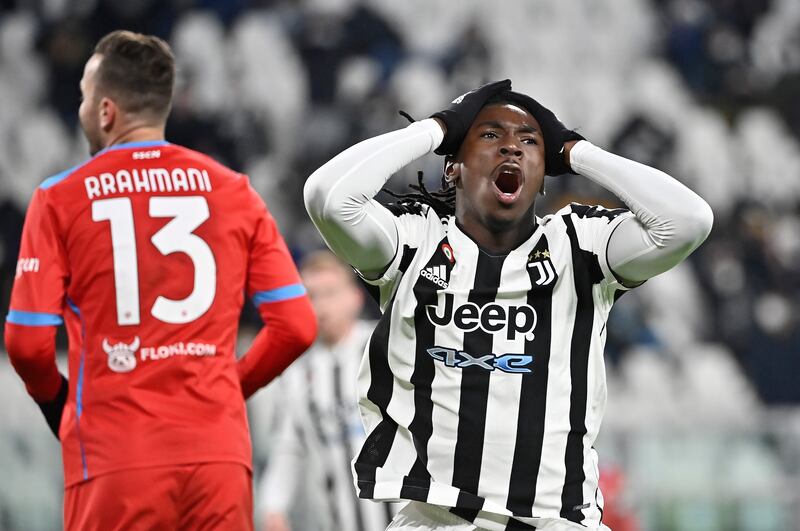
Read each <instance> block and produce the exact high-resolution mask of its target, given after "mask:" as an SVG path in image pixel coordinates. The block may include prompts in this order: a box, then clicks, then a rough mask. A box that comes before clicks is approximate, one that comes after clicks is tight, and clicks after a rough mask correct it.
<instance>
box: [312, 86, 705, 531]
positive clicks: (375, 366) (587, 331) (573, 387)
mask: <svg viewBox="0 0 800 531" xmlns="http://www.w3.org/2000/svg"><path fill="white" fill-rule="evenodd" d="M432 118H433V119H427V120H423V121H420V122H417V123H414V124H412V125H410V126H409V127H407V128H405V129H402V130H399V131H394V132H391V133H387V134H384V135H381V136H378V137H375V138H371V139H368V140H365V141H363V142H361V143H359V144H357V145H355V146H353V147H351V148H350V149H347V150H346V151H344V152H342V153H341V154H339V155H337V156H336V157H334V158H333V159H332V160H331V161H330V162H328V163H327V164H325V165H324V166H323V167H321V168H320V169H319V170H317V171H316V172H315V173H314V174H313V175H312V176H311V177H310V178H309V180H308V182H307V183H306V188H305V194H306V196H305V199H306V207H307V208H308V211H309V213H310V215H311V218H312V220H313V221H314V223H315V224H316V226H317V228H318V229H319V230H320V232H321V233H322V235H323V237H324V238H325V241H326V242H327V243H328V245H329V246H330V247H331V248H332V249H333V250H334V251H335V252H336V253H337V254H338V255H339V256H341V257H342V258H343V259H345V260H346V261H348V262H349V263H350V264H352V265H353V266H354V267H355V268H356V269H357V270H358V271H359V272H360V274H361V275H362V276H363V277H364V278H365V279H366V280H367V281H368V282H370V283H372V284H374V285H375V286H377V287H378V288H379V289H380V304H381V308H382V310H383V312H384V313H383V316H382V318H381V320H380V322H379V323H378V325H377V327H376V329H375V332H374V333H373V335H372V337H371V338H370V342H369V346H368V349H367V355H366V359H365V361H364V363H363V364H362V366H361V372H360V374H359V384H360V405H361V411H362V416H363V417H364V420H365V424H366V427H367V431H368V436H367V440H366V442H365V443H364V445H363V447H362V449H361V453H360V454H359V456H358V457H357V458H356V460H355V461H354V473H355V476H356V481H357V488H358V493H359V496H360V497H362V498H370V499H376V500H396V499H405V500H410V502H409V503H408V504H407V505H406V506H405V507H404V508H403V509H401V510H400V512H399V513H398V515H397V517H396V518H395V519H394V521H393V522H392V524H391V526H390V529H397V530H412V529H433V528H437V529H438V528H442V529H448V530H451V531H455V530H464V531H467V530H474V529H490V530H498V531H503V530H507V529H543V530H548V531H555V530H568V529H592V530H597V529H607V528H606V527H605V526H604V525H603V524H602V507H603V498H602V494H601V493H600V492H599V489H598V469H597V454H596V452H595V451H594V449H593V447H592V445H593V442H594V440H595V438H596V436H597V433H598V430H599V427H600V421H601V419H602V415H603V410H604V408H605V400H606V387H605V369H604V365H603V346H604V342H605V323H606V319H607V317H608V313H609V311H610V309H611V306H612V305H613V303H614V301H615V300H616V299H617V298H618V297H619V296H620V295H621V294H622V293H624V292H625V291H626V290H628V289H630V288H631V287H635V286H637V285H639V284H641V283H642V282H644V281H645V280H647V279H648V278H650V277H652V276H654V275H657V274H659V273H662V272H664V271H666V270H668V269H669V268H671V267H673V266H675V265H676V264H678V263H679V262H680V261H682V260H683V259H684V258H686V256H688V255H689V253H691V252H692V251H693V250H694V249H695V248H696V247H697V246H698V245H700V243H701V242H702V241H703V240H704V239H705V238H706V236H707V235H708V233H709V231H710V229H711V224H712V219H713V216H712V213H711V209H710V208H709V206H708V204H707V203H706V202H705V201H703V199H701V198H700V197H699V196H697V195H696V194H695V193H694V192H692V191H691V190H689V189H688V188H686V187H685V186H683V185H682V184H680V183H679V182H677V181H676V180H674V179H672V178H671V177H670V176H669V175H666V174H664V173H663V172H660V171H658V170H655V169H653V168H649V167H647V166H644V165H642V164H638V163H636V162H633V161H630V160H627V159H624V158H622V157H618V156H616V155H613V154H611V153H608V152H606V151H604V150H602V149H600V148H598V147H596V146H594V145H592V144H591V143H589V142H587V141H586V140H584V139H583V137H582V136H581V135H579V134H578V133H576V132H575V131H571V130H569V129H567V128H566V127H565V126H564V125H563V124H562V123H561V122H560V121H558V119H557V118H556V117H555V115H554V114H553V113H552V112H550V111H549V110H548V109H546V108H544V107H543V106H542V105H540V104H539V103H538V102H536V101H535V100H533V99H531V98H530V97H528V96H525V95H523V94H519V93H516V92H512V91H511V83H510V81H508V80H506V81H504V82H497V83H491V84H488V85H485V86H483V87H480V88H478V89H476V90H474V91H472V92H469V93H467V94H465V95H463V96H461V97H459V98H456V99H455V100H454V101H453V103H452V104H451V105H450V106H449V107H448V108H447V109H445V110H444V111H441V112H438V113H436V114H434V115H433V117H432ZM434 150H435V152H436V153H438V154H440V155H445V156H446V159H445V160H446V165H445V171H444V178H443V189H442V190H441V191H439V192H434V193H430V192H428V191H427V189H426V188H425V187H424V186H423V182H422V180H421V179H420V186H419V187H418V188H417V193H415V194H410V195H406V196H405V197H403V198H402V199H401V201H400V202H399V204H395V205H393V206H391V207H390V208H386V207H384V206H382V205H381V204H379V203H378V202H376V201H375V200H374V199H373V197H374V196H375V194H376V193H377V192H378V191H379V190H380V189H381V187H382V186H383V185H384V183H385V182H386V181H387V180H388V179H389V178H390V177H391V176H392V174H393V173H394V172H396V171H397V170H398V169H400V168H402V167H403V166H405V165H407V164H409V163H410V162H412V161H414V160H415V159H417V158H419V157H422V156H423V155H426V154H428V153H430V152H432V151H434ZM568 172H575V173H578V174H581V175H583V176H585V177H587V178H588V179H590V180H591V181H593V182H595V183H597V184H599V185H601V186H604V187H605V188H607V189H608V190H610V191H612V192H613V193H615V195H617V197H619V198H620V199H621V200H622V201H623V202H624V203H625V205H626V206H627V207H628V209H616V210H606V209H604V208H602V207H599V206H592V207H589V206H584V205H578V204H571V205H567V206H566V207H564V208H562V209H561V210H559V211H558V212H557V213H556V214H554V215H550V216H545V217H543V218H539V217H536V216H535V214H534V206H535V201H536V195H537V193H538V192H540V191H541V190H543V186H544V176H545V174H549V175H561V174H564V173H568Z"/></svg>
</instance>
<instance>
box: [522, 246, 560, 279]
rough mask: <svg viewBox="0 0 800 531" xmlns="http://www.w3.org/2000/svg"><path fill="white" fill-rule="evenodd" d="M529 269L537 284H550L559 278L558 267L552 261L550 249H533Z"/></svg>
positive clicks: (529, 258) (529, 257) (529, 259)
mask: <svg viewBox="0 0 800 531" xmlns="http://www.w3.org/2000/svg"><path fill="white" fill-rule="evenodd" d="M528 269H532V270H534V271H531V273H532V275H531V279H533V280H532V281H533V282H535V284H536V285H537V286H548V285H550V284H552V283H553V282H555V281H556V280H557V279H558V275H557V274H556V268H555V267H554V266H553V262H551V261H550V251H549V250H548V249H545V250H543V251H539V250H536V251H533V252H532V253H531V254H530V256H528Z"/></svg>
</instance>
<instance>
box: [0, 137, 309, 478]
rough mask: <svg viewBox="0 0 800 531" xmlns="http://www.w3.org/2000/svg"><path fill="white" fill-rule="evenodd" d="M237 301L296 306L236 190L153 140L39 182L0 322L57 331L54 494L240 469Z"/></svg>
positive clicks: (250, 203)
mask: <svg viewBox="0 0 800 531" xmlns="http://www.w3.org/2000/svg"><path fill="white" fill-rule="evenodd" d="M245 292H246V293H247V295H248V296H250V297H252V298H253V300H254V301H255V303H256V305H257V306H259V305H264V304H270V303H272V302H279V301H285V300H289V299H293V298H297V297H304V293H305V290H304V289H303V286H302V284H301V283H300V279H299V275H298V273H297V270H296V268H295V266H294V263H293V262H292V260H291V257H290V255H289V252H288V250H287V248H286V245H285V243H284V241H283V239H282V237H281V236H280V234H279V233H278V230H277V228H276V225H275V222H274V220H273V218H272V217H271V216H270V214H269V212H268V211H267V208H266V206H265V205H264V202H263V201H262V200H261V199H260V197H259V196H258V195H257V194H256V193H255V191H254V190H253V189H252V187H251V186H250V184H249V182H248V179H247V177H246V176H244V175H241V174H239V173H236V172H233V171H231V170H230V169H228V168H226V167H224V166H222V165H220V164H218V163H216V162H215V161H213V160H212V159H210V158H208V157H207V156H205V155H202V154H200V153H197V152H195V151H192V150H189V149H186V148H183V147H180V146H177V145H173V144H169V143H167V142H163V141H155V142H137V143H129V144H121V145H117V146H113V147H111V148H108V149H106V150H104V151H102V152H100V153H99V154H98V155H96V156H95V157H93V158H92V159H90V160H89V161H88V162H86V163H85V164H83V165H81V166H78V167H76V168H73V169H71V170H68V171H66V172H63V173H61V174H58V175H56V176H54V177H51V178H50V179H47V180H46V181H44V182H43V183H42V185H41V186H40V187H39V188H38V189H37V190H36V192H35V194H34V196H33V199H32V201H31V204H30V207H29V210H28V213H27V216H26V220H25V227H24V230H23V237H22V247H21V252H20V260H19V262H18V266H17V278H16V280H15V284H14V289H13V293H12V297H11V304H10V312H9V315H8V318H7V322H8V323H12V324H15V325H27V326H49V325H57V324H61V323H62V322H63V323H64V324H65V326H66V329H67V333H68V336H69V381H70V387H69V397H68V400H67V405H66V407H65V409H64V413H63V417H62V422H61V427H60V439H61V441H62V449H63V460H64V469H65V482H66V485H67V486H69V485H71V484H74V483H76V482H79V481H82V480H86V479H89V478H91V477H93V476H96V475H99V474H103V473H107V472H111V471H115V470H121V469H127V468H139V467H145V466H158V465H167V464H181V463H190V462H191V463H197V462H207V461H233V462H239V463H242V464H244V465H245V466H248V467H249V466H250V462H251V449H250V438H249V432H248V426H247V418H246V414H245V404H244V399H243V396H242V392H243V391H242V384H241V383H240V375H239V374H237V360H236V356H235V350H234V347H235V342H236V336H237V326H238V321H239V314H240V311H241V308H242V304H243V302H244V297H245ZM312 339H313V337H312ZM9 354H11V352H10V351H9ZM239 370H241V367H239ZM262 385H263V384H262Z"/></svg>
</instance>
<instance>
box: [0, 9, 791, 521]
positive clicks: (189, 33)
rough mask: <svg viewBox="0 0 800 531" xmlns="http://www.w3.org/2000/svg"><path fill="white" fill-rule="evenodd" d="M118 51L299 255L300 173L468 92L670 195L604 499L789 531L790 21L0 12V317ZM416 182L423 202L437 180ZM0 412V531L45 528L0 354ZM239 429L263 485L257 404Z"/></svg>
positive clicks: (619, 382) (630, 353) (36, 433)
mask: <svg viewBox="0 0 800 531" xmlns="http://www.w3.org/2000/svg"><path fill="white" fill-rule="evenodd" d="M118 28H126V29H132V30H136V31H143V32H147V33H154V34H157V35H159V36H162V37H164V38H166V39H168V40H169V42H170V43H171V44H172V46H173V47H174V49H175V52H176V55H177V60H178V67H179V81H178V85H177V90H176V96H175V104H174V110H173V113H172V117H171V120H170V122H169V126H168V130H167V136H168V140H170V141H172V142H176V143H179V144H183V145H186V146H189V147H192V148H195V149H199V150H201V151H204V152H207V153H209V154H211V155H213V156H214V157H216V158H218V159H219V160H221V161H222V162H224V163H226V164H228V165H230V166H231V167H233V168H234V169H237V170H240V171H243V172H246V173H248V174H249V175H250V176H251V178H252V180H253V182H254V185H255V187H256V188H257V190H258V191H259V192H260V193H261V194H262V195H263V196H264V198H265V199H266V201H267V203H268V205H269V207H270V209H271V210H272V211H273V213H274V214H275V216H276V218H277V219H278V221H279V224H280V227H281V230H282V232H283V233H284V235H285V236H286V239H287V241H288V242H289V244H290V246H291V247H292V250H293V252H294V253H296V255H297V256H301V255H302V254H303V253H305V252H307V251H308V250H310V249H313V248H316V247H318V246H319V245H320V240H319V238H318V236H317V235H316V232H315V230H314V229H313V227H312V226H311V224H310V222H309V221H308V220H307V218H306V216H305V211H304V209H303V208H301V204H302V186H303V182H304V180H305V178H306V176H307V175H308V174H309V173H310V172H312V171H313V170H314V169H315V168H317V167H318V166H319V165H321V164H322V163H324V162H325V161H327V160H328V159H329V158H330V157H331V156H332V155H334V154H335V153H337V152H338V151H340V150H342V149H343V148H345V147H347V146H349V145H351V144H353V143H355V142H356V141H358V140H360V139H363V138H366V137H368V136H371V135H374V134H378V133H382V132H385V131H388V130H391V129H395V128H399V127H402V126H404V125H405V121H404V120H403V119H402V118H400V117H399V116H398V115H397V110H398V109H404V110H406V111H408V112H409V113H411V114H412V115H413V116H416V117H418V118H419V117H425V116H427V115H428V114H430V113H431V112H434V111H436V110H438V109H439V108H441V107H442V106H443V105H444V104H445V103H446V102H447V101H449V100H450V99H452V98H453V97H454V96H455V95H457V94H459V93H461V92H463V91H464V90H466V89H469V88H471V87H473V86H474V85H476V84H477V83H479V82H483V81H485V80H491V79H497V78H503V77H510V78H511V79H512V80H513V82H514V86H515V88H516V89H517V90H521V91H524V92H528V93H530V94H531V95H533V96H534V97H536V98H537V99H539V100H540V101H542V102H543V103H544V104H545V105H547V106H548V107H550V108H551V109H553V110H554V111H555V112H556V114H557V115H558V116H559V117H560V118H561V119H562V120H563V121H564V122H565V123H566V124H567V125H570V126H577V127H578V128H579V130H580V131H581V132H582V133H583V134H584V135H585V136H586V137H587V138H588V139H590V140H591V141H592V142H594V143H596V144H598V145H600V146H602V147H605V148H607V149H610V150H611V151H614V152H617V153H619V154H622V155H624V156H627V157H630V158H633V159H636V160H639V161H641V162H644V163H648V164H651V165H653V166H655V167H658V168H660V169H663V170H665V171H667V172H669V173H671V174H672V175H674V176H675V177H677V178H678V179H680V180H681V181H683V182H685V183H686V184H688V185H689V186H690V187H692V188H693V189H694V190H696V191H697V192H698V193H700V195H702V196H703V197H704V198H705V199H706V200H708V202H709V203H710V204H711V205H712V207H713V208H714V212H715V216H716V219H715V226H714V230H713V232H712V233H711V236H710V237H709V239H708V241H707V242H706V243H705V244H704V245H703V246H702V247H701V248H700V249H699V251H697V252H696V253H695V254H694V255H693V256H692V257H691V258H690V259H689V260H688V262H687V263H685V264H683V265H681V266H679V267H678V268H676V269H675V270H673V271H670V272H668V273H667V274H664V275H662V276H660V277H657V278H655V279H653V280H651V281H649V282H648V283H646V284H645V285H644V286H643V287H641V288H639V289H637V290H635V292H633V293H632V294H630V295H627V296H626V297H624V298H623V299H622V300H621V301H620V303H619V304H618V306H617V308H616V309H615V311H614V312H612V319H611V321H610V323H609V333H608V338H609V339H608V347H607V351H606V354H607V367H608V380H609V402H608V409H607V412H606V420H605V423H604V427H603V429H602V430H601V434H600V438H599V440H598V445H597V446H598V450H599V452H600V456H601V464H602V465H603V469H604V470H605V474H604V475H605V479H606V480H608V482H609V485H608V486H607V488H606V495H607V497H610V498H613V500H611V501H612V502H613V504H614V505H615V506H616V507H618V508H619V510H620V511H621V512H623V513H627V515H628V517H630V518H632V519H634V520H636V522H637V523H638V525H637V527H634V528H638V529H641V530H648V531H649V530H653V531H667V530H676V531H677V530H681V531H686V530H692V531H693V530H697V531H736V530H748V531H773V530H774V531H786V530H791V529H800V410H799V409H798V407H797V406H798V403H800V383H799V382H798V378H800V327H798V321H799V320H800V302H799V301H800V297H798V295H800V144H799V143H798V138H800V2H797V0H706V1H702V0H646V1H644V0H614V1H613V2H594V1H592V0H573V1H570V2H557V1H549V0H548V1H546V0H513V1H512V0H505V1H503V2H486V1H484V2H480V1H477V0H470V1H466V0H459V1H448V0H435V1H434V0H403V1H400V0H364V1H353V0H306V1H288V0H284V1H281V0H249V1H248V0H172V1H157V0H139V1H136V2H131V1H126V0H74V1H70V0H0V313H1V314H2V315H3V316H5V314H6V310H7V304H8V298H9V292H10V287H11V284H12V281H13V278H14V273H15V266H16V257H17V253H18V245H19V235H20V231H21V228H22V221H23V216H24V211H25V208H26V205H27V202H28V200H29V198H30V195H31V193H32V191H33V189H34V188H35V187H36V186H37V184H38V183H39V182H40V181H41V180H43V179H44V178H45V177H47V176H49V175H52V174H53V173H56V172H58V171H61V170H63V169H65V168H67V167H70V166H72V165H73V164H75V163H77V162H80V161H81V160H83V159H85V158H86V156H87V146H86V143H85V141H84V139H83V137H82V135H81V134H80V131H79V127H78V123H77V109H78V104H79V97H80V93H79V89H78V81H79V79H80V76H81V73H82V68H83V64H84V62H85V60H86V59H87V57H88V56H89V55H90V53H91V48H92V46H93V44H94V43H95V42H96V40H97V39H98V38H99V37H101V36H102V35H104V34H105V33H107V32H108V31H110V30H113V29H118ZM417 169H423V170H425V174H426V176H427V181H428V183H429V184H430V185H431V186H434V185H436V184H437V183H438V176H439V175H440V171H441V159H437V158H435V157H430V158H429V159H424V160H421V161H419V163H418V164H414V165H412V167H411V168H409V169H408V170H409V171H407V172H405V173H403V174H402V175H403V176H404V177H405V179H406V181H407V182H410V181H411V180H412V179H414V178H415V170H417ZM403 186H404V184H403V179H402V178H399V179H395V180H394V181H393V187H394V188H396V189H400V188H403ZM547 186H548V194H547V198H546V205H544V206H543V207H542V208H541V209H540V213H541V212H545V211H552V210H553V209H555V208H557V207H558V206H560V205H562V204H564V203H565V202H567V201H570V200H578V201H581V202H598V201H599V202H603V203H605V204H608V205H613V204H615V203H614V200H613V198H612V197H610V196H609V195H608V194H606V193H604V192H603V191H602V190H601V189H598V188H596V187H594V186H593V185H590V183H588V182H587V181H586V180H584V179H582V178H580V177H564V178H560V179H548V184H547ZM373 311H374V310H373ZM256 319H257V316H256V314H255V312H254V311H253V310H252V309H249V310H248V312H247V313H246V314H245V316H244V317H243V332H242V341H243V344H246V342H247V341H249V335H250V334H252V332H253V330H254V329H255V326H256V325H257V324H258V323H257V321H256ZM62 343H63V338H62ZM0 404H1V406H0V529H2V530H25V531H38V530H49V529H58V528H60V524H59V521H60V510H61V495H62V487H61V470H60V453H59V449H58V446H57V443H56V441H55V440H53V438H52V436H51V435H50V434H49V432H48V431H47V428H46V426H45V423H44V422H43V421H42V420H41V418H40V417H39V413H38V411H37V410H36V407H35V405H34V404H33V403H32V402H31V401H30V400H29V399H28V397H27V395H26V394H25V392H24V387H23V385H22V383H21V381H19V380H18V379H17V378H16V375H15V374H14V373H13V371H12V370H11V368H10V366H9V363H8V359H7V358H6V357H5V356H0ZM251 410H252V411H251V413H252V431H253V438H254V442H255V456H254V457H255V462H256V465H257V467H258V469H259V471H260V469H261V467H263V465H264V464H265V463H266V462H267V461H268V459H269V450H270V449H269V439H268V433H267V432H268V430H269V425H270V423H271V422H272V419H273V418H274V415H275V414H276V413H275V411H273V410H272V408H271V407H270V399H269V391H267V392H262V393H261V396H259V397H257V398H256V399H255V400H254V401H253V403H252V404H251ZM634 528H631V529H634ZM620 529H621V530H622V529H623V526H620ZM623 531H624V530H623Z"/></svg>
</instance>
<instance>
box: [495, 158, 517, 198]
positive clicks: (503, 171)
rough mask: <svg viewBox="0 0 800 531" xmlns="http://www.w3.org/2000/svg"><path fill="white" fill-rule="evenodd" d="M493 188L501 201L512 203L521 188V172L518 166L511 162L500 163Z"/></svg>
mask: <svg viewBox="0 0 800 531" xmlns="http://www.w3.org/2000/svg"><path fill="white" fill-rule="evenodd" d="M494 188H495V192H496V194H497V197H498V199H499V200H500V201H501V202H503V203H513V202H514V201H516V200H517V198H518V197H519V193H520V190H522V172H521V171H520V168H519V166H517V165H516V164H511V163H504V164H502V165H501V166H500V167H499V168H498V170H497V178H495V180H494Z"/></svg>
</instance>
